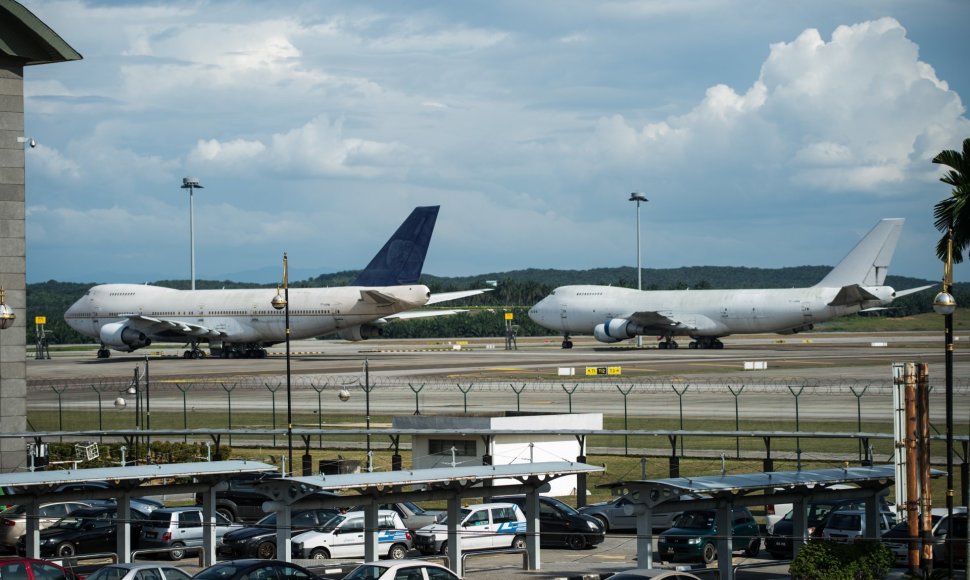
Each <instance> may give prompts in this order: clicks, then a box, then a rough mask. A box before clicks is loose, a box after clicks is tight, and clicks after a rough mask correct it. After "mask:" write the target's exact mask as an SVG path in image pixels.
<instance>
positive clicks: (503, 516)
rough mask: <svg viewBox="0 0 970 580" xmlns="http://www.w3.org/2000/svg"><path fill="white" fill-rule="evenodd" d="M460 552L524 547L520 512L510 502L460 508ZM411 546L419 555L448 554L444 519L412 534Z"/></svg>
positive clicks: (522, 522)
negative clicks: (412, 543) (412, 542)
mask: <svg viewBox="0 0 970 580" xmlns="http://www.w3.org/2000/svg"><path fill="white" fill-rule="evenodd" d="M459 517H460V518H461V522H460V523H459V524H458V533H459V534H461V548H462V550H487V549H490V548H492V549H494V548H519V549H521V548H525V532H526V523H525V515H523V514H522V510H520V509H519V506H517V505H515V504H514V503H504V502H497V503H482V504H477V505H470V506H468V507H464V508H462V509H461V512H460V514H459ZM414 547H415V548H417V549H418V550H421V553H422V554H425V555H429V554H437V553H442V554H444V553H446V552H447V551H448V520H447V518H444V519H442V520H441V521H440V522H439V523H437V524H431V525H429V526H425V527H423V528H421V529H419V530H418V531H417V532H415V534H414Z"/></svg>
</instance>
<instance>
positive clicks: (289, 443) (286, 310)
mask: <svg viewBox="0 0 970 580" xmlns="http://www.w3.org/2000/svg"><path fill="white" fill-rule="evenodd" d="M272 304H273V308H275V309H277V310H280V309H282V310H283V316H284V324H285V325H286V450H287V454H288V461H289V465H290V473H292V472H293V395H292V390H291V388H290V281H289V271H288V263H287V259H286V252H283V295H282V296H280V291H279V288H277V289H276V296H274V297H273V301H272Z"/></svg>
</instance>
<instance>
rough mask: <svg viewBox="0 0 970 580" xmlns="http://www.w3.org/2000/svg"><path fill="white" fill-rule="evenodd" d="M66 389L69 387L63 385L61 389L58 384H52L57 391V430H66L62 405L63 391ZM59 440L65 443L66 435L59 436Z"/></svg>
mask: <svg viewBox="0 0 970 580" xmlns="http://www.w3.org/2000/svg"><path fill="white" fill-rule="evenodd" d="M65 389H67V386H63V387H61V388H60V389H58V388H57V387H56V386H54V385H51V390H52V391H54V392H55V393H57V430H58V431H63V430H64V411H63V409H62V407H61V393H63V392H64V390H65ZM57 440H58V441H60V442H62V443H63V442H64V437H63V436H62V437H58V438H57Z"/></svg>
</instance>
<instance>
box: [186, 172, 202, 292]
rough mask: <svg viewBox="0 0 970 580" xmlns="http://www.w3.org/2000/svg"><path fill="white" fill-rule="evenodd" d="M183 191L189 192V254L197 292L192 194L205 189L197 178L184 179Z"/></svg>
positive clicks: (193, 281)
mask: <svg viewBox="0 0 970 580" xmlns="http://www.w3.org/2000/svg"><path fill="white" fill-rule="evenodd" d="M182 189H187V190H189V254H190V256H191V262H192V289H193V290H195V211H194V209H193V207H192V192H193V191H194V190H196V189H205V188H204V187H202V185H201V184H200V183H199V180H198V179H196V178H195V177H183V178H182Z"/></svg>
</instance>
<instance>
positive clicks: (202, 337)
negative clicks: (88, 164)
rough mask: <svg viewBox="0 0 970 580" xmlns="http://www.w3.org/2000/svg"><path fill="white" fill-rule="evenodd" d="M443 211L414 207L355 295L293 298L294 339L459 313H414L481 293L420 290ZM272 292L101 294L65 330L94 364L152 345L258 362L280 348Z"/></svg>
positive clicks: (375, 330)
mask: <svg viewBox="0 0 970 580" xmlns="http://www.w3.org/2000/svg"><path fill="white" fill-rule="evenodd" d="M439 207H440V206H428V207H418V208H415V209H414V211H412V212H411V214H410V215H409V216H408V218H407V219H406V220H405V221H404V223H403V224H401V226H400V227H399V228H398V229H397V231H396V232H394V235H393V236H391V238H390V239H389V240H388V241H387V243H385V244H384V246H383V247H382V248H381V250H380V251H379V252H378V253H377V255H375V256H374V258H373V259H372V260H371V261H370V263H369V264H368V265H367V267H366V268H365V269H364V270H363V271H362V272H361V273H360V274H359V275H358V276H357V278H356V279H355V280H354V281H353V283H352V285H351V286H344V287H334V288H293V287H290V288H289V289H288V293H289V317H290V338H291V339H294V340H299V339H304V338H312V337H315V336H321V335H324V334H330V333H333V332H336V333H337V335H338V336H340V337H341V338H343V339H345V340H351V341H359V340H367V339H370V338H376V337H378V336H380V335H381V334H382V333H383V330H382V327H383V326H384V325H385V324H386V323H387V322H388V321H390V320H393V319H400V318H419V317H427V316H441V315H447V314H454V313H456V312H461V311H460V310H433V311H413V312H408V311H409V310H411V309H414V308H419V307H421V306H425V305H429V304H436V303H438V302H446V301H448V300H455V299H458V298H463V297H466V296H472V295H475V294H481V293H482V292H486V291H487V290H465V291H459V292H446V293H440V294H435V295H432V294H431V292H430V290H429V289H428V287H427V286H424V285H422V284H418V278H420V276H421V269H422V268H423V267H424V258H425V254H426V253H427V251H428V245H429V243H430V242H431V233H432V231H433V230H434V226H435V221H436V219H437V217H438V209H439ZM277 293H278V289H271V288H257V289H246V290H238V289H234V290H225V289H224V290H174V289H172V288H162V287H160V286H150V285H140V284H101V285H98V286H94V287H93V288H91V289H89V290H88V292H87V293H86V294H85V295H84V296H83V297H81V298H80V299H79V300H78V301H77V302H75V303H74V304H73V305H71V307H70V308H68V309H67V311H66V312H65V314H64V319H65V321H66V322H67V324H68V325H70V326H71V328H73V329H74V330H76V331H78V332H79V333H81V334H83V335H85V336H90V337H92V338H96V339H98V340H99V341H100V342H101V348H99V349H98V358H109V357H110V356H111V351H110V350H109V349H114V350H117V351H121V352H132V351H135V350H137V349H139V348H145V347H147V346H149V345H151V344H152V343H153V342H179V343H186V342H188V343H189V345H190V349H189V350H186V351H185V352H184V353H183V358H204V357H205V356H206V355H205V351H203V350H202V349H201V348H199V342H202V341H205V342H208V343H209V350H210V352H211V354H212V356H219V357H221V358H264V357H265V356H266V347H267V346H272V345H274V344H278V343H281V342H284V341H285V340H286V328H285V326H286V325H285V322H284V320H285V312H284V311H283V310H277V309H275V308H274V306H273V304H272V302H273V298H274V297H275V296H276V295H277Z"/></svg>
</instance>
